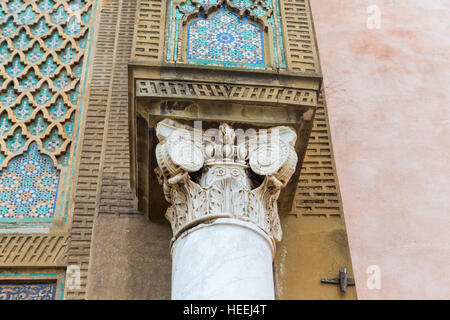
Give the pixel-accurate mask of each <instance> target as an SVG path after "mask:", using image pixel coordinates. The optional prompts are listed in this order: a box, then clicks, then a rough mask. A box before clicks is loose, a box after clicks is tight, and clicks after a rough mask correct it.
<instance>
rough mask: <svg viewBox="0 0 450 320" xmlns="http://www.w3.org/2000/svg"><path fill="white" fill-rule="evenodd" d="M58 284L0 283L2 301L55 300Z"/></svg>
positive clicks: (0, 298)
mask: <svg viewBox="0 0 450 320" xmlns="http://www.w3.org/2000/svg"><path fill="white" fill-rule="evenodd" d="M55 299H56V283H0V300H55Z"/></svg>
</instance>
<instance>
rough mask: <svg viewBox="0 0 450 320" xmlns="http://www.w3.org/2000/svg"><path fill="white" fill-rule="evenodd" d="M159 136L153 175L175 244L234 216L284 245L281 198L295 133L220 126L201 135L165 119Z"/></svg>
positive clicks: (293, 161)
mask: <svg viewBox="0 0 450 320" xmlns="http://www.w3.org/2000/svg"><path fill="white" fill-rule="evenodd" d="M157 137H158V139H159V144H158V146H157V147H156V158H157V162H158V168H156V169H155V172H156V174H157V176H158V178H159V182H160V183H161V184H162V185H163V189H164V194H165V197H166V200H167V201H168V202H169V203H171V206H170V207H169V208H168V210H167V212H166V218H167V219H168V220H169V221H170V223H171V225H172V231H173V234H174V239H176V238H177V237H178V236H179V235H180V234H181V233H182V232H183V231H185V230H187V229H189V228H191V227H193V226H195V225H197V224H200V223H203V222H207V221H211V220H214V219H217V218H221V217H231V218H235V219H240V220H243V221H247V222H252V223H254V224H255V225H256V226H258V227H259V228H261V229H262V230H264V231H265V232H266V233H267V235H268V236H269V237H270V238H271V239H272V240H273V241H280V240H281V228H280V222H279V218H278V209H277V199H278V196H279V193H280V191H281V189H282V188H283V187H284V186H286V184H287V182H288V181H289V179H290V177H291V175H292V174H293V173H294V171H295V168H296V163H297V154H296V152H295V150H294V144H295V140H296V134H295V131H294V130H293V129H291V128H289V127H286V126H280V127H274V128H270V129H260V130H255V129H246V130H245V131H244V130H243V129H234V128H232V127H231V126H230V125H228V124H226V123H222V124H221V125H220V127H219V128H218V129H217V128H209V129H207V130H202V129H201V128H197V127H196V126H195V127H194V128H193V127H191V126H188V125H184V124H181V123H179V122H177V121H174V120H169V119H165V120H163V121H161V122H159V123H158V125H157Z"/></svg>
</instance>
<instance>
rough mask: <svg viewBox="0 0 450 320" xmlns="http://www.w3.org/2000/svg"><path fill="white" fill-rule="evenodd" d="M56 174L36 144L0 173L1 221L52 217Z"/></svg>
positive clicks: (48, 159) (57, 180) (56, 182)
mask: <svg viewBox="0 0 450 320" xmlns="http://www.w3.org/2000/svg"><path fill="white" fill-rule="evenodd" d="M58 184H59V173H58V171H56V170H55V169H54V168H53V164H52V161H51V159H50V158H49V157H46V156H42V155H40V154H39V152H38V150H37V147H36V145H35V144H33V145H31V146H30V147H29V148H28V152H27V153H25V154H23V155H21V156H19V157H16V158H14V159H13V160H12V161H11V162H10V163H9V165H8V168H7V169H6V170H3V171H1V172H0V203H1V207H0V218H13V219H18V218H52V217H53V213H54V209H55V203H56V195H57V194H58Z"/></svg>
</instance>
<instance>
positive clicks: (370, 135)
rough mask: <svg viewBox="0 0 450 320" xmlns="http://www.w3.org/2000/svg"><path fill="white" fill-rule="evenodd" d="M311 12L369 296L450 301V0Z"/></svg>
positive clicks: (339, 0) (333, 2)
mask: <svg viewBox="0 0 450 320" xmlns="http://www.w3.org/2000/svg"><path fill="white" fill-rule="evenodd" d="M370 5H378V6H379V8H380V10H381V28H380V29H379V30H369V29H368V28H367V25H366V20H367V18H368V17H369V14H367V12H366V9H367V7H368V6H370ZM311 6H312V9H313V15H314V20H315V27H316V33H317V37H318V44H319V49H320V57H321V63H322V71H323V74H324V81H325V88H326V97H327V102H328V108H329V116H330V126H331V133H332V138H333V145H334V151H335V158H336V166H337V171H338V176H339V180H340V186H341V191H342V198H343V203H344V212H345V218H346V224H347V229H348V234H349V241H350V248H351V254H352V259H353V267H354V271H355V277H356V281H357V290H358V296H359V298H360V299H450V120H449V110H450V0H311ZM370 265H378V266H379V267H380V268H381V289H380V290H369V289H368V288H367V286H366V281H367V278H368V276H369V275H368V274H366V269H367V267H368V266H370Z"/></svg>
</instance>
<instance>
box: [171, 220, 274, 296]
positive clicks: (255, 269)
mask: <svg viewBox="0 0 450 320" xmlns="http://www.w3.org/2000/svg"><path fill="white" fill-rule="evenodd" d="M273 249H274V248H273V244H272V243H271V240H270V239H269V237H268V236H267V235H266V234H265V233H264V232H263V231H261V230H258V229H257V228H256V227H254V226H253V224H251V223H248V222H241V221H239V220H235V219H229V218H221V219H217V220H215V221H214V222H213V223H211V224H208V225H205V224H201V225H199V226H197V227H195V228H193V229H190V230H189V231H188V232H185V233H184V234H183V235H181V236H180V237H179V238H178V239H177V240H176V241H175V242H174V244H173V249H172V250H173V251H172V299H177V300H178V299H182V300H183V299H188V300H208V299H215V300H227V299H258V300H271V299H274V283H273V270H272V260H273Z"/></svg>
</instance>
